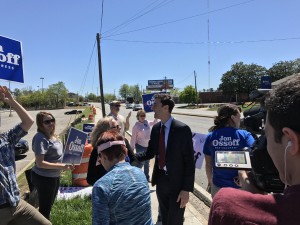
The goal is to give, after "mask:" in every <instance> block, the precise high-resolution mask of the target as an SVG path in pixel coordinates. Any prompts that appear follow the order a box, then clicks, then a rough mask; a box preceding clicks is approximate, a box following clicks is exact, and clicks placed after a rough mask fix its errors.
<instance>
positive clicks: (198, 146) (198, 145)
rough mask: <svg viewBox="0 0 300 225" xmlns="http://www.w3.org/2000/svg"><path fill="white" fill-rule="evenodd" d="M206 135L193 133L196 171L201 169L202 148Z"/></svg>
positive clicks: (202, 159)
mask: <svg viewBox="0 0 300 225" xmlns="http://www.w3.org/2000/svg"><path fill="white" fill-rule="evenodd" d="M206 137H207V135H206V134H200V133H194V132H193V147H194V159H195V166H196V168H197V169H201V167H202V164H203V161H204V153H203V147H204V143H205V139H206Z"/></svg>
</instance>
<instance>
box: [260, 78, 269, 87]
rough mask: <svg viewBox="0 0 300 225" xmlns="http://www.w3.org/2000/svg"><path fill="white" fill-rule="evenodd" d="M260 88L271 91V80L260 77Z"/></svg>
mask: <svg viewBox="0 0 300 225" xmlns="http://www.w3.org/2000/svg"><path fill="white" fill-rule="evenodd" d="M260 88H262V89H272V78H271V77H270V76H262V77H261V78H260Z"/></svg>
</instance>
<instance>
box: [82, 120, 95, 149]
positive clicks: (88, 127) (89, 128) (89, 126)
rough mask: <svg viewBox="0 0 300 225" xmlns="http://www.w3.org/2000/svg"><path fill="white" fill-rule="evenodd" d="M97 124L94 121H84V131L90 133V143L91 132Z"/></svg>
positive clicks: (88, 138)
mask: <svg viewBox="0 0 300 225" xmlns="http://www.w3.org/2000/svg"><path fill="white" fill-rule="evenodd" d="M94 126H95V124H94V123H84V124H83V125H82V131H83V132H86V133H87V134H88V136H87V141H88V143H89V144H90V143H91V133H92V131H93V129H94Z"/></svg>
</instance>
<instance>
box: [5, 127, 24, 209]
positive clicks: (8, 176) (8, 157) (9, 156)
mask: <svg viewBox="0 0 300 225" xmlns="http://www.w3.org/2000/svg"><path fill="white" fill-rule="evenodd" d="M26 134H27V132H25V131H24V130H23V129H22V128H21V126H20V125H17V126H15V127H14V128H13V129H11V130H9V131H8V132H4V133H1V134H0V205H2V204H5V203H9V204H10V205H11V206H17V205H18V203H19V201H20V189H19V187H18V184H17V177H16V173H15V171H16V162H15V151H14V147H15V144H16V143H17V142H18V141H19V140H20V139H21V137H24V136H25V135H26Z"/></svg>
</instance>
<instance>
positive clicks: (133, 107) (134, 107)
mask: <svg viewBox="0 0 300 225" xmlns="http://www.w3.org/2000/svg"><path fill="white" fill-rule="evenodd" d="M140 109H143V107H142V105H140V104H134V105H133V106H132V110H133V111H138V110H140Z"/></svg>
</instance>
